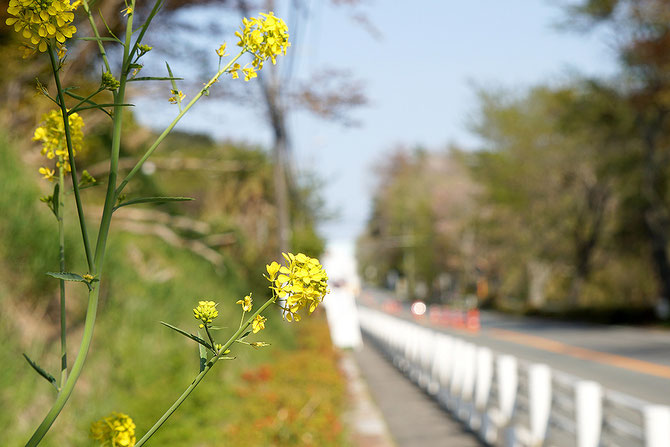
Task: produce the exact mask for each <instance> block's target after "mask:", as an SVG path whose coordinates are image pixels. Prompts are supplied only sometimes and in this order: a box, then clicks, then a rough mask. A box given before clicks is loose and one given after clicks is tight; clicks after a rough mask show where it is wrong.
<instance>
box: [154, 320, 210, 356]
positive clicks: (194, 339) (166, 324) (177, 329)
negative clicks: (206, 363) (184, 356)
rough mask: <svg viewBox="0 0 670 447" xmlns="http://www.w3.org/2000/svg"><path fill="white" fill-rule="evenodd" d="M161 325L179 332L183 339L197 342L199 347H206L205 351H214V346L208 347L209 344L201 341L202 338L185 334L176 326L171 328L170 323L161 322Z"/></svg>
mask: <svg viewBox="0 0 670 447" xmlns="http://www.w3.org/2000/svg"><path fill="white" fill-rule="evenodd" d="M161 324H162V325H163V326H167V327H169V328H170V329H172V330H173V331H176V332H179V333H180V334H181V335H183V336H184V337H188V338H190V339H191V340H193V341H195V342H197V343H200V344H201V345H203V346H204V347H206V348H207V349H211V350H212V351H213V350H214V346H212V345H210V344H209V343H207V342H206V341H205V340H203V339H202V338H200V337H198V336H197V335H193V334H189V333H188V332H186V331H185V330H183V329H179V328H178V327H176V326H172V325H171V324H170V323H166V322H165V321H161Z"/></svg>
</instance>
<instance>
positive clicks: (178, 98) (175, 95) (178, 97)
mask: <svg viewBox="0 0 670 447" xmlns="http://www.w3.org/2000/svg"><path fill="white" fill-rule="evenodd" d="M170 93H171V94H172V96H170V97H169V98H168V101H170V103H171V104H177V103H178V102H182V101H183V100H184V98H186V95H184V92H182V91H181V90H174V89H171V90H170Z"/></svg>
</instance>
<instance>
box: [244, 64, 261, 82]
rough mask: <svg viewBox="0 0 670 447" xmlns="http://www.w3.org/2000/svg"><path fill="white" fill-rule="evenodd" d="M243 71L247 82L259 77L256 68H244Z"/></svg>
mask: <svg viewBox="0 0 670 447" xmlns="http://www.w3.org/2000/svg"><path fill="white" fill-rule="evenodd" d="M242 71H243V72H244V80H245V81H250V80H252V79H253V78H255V77H257V76H258V75H257V74H256V70H255V69H254V67H250V68H243V69H242Z"/></svg>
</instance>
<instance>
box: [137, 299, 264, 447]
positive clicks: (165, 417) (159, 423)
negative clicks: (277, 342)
mask: <svg viewBox="0 0 670 447" xmlns="http://www.w3.org/2000/svg"><path fill="white" fill-rule="evenodd" d="M275 300H276V297H274V296H273V297H272V298H270V299H269V300H267V301H266V302H265V304H263V305H262V306H261V307H260V308H259V309H258V310H257V311H256V312H254V314H253V315H252V316H251V317H249V318H248V319H247V321H246V323H244V325H242V326H240V328H239V329H238V330H237V331H236V332H235V333H234V334H233V335H232V337H230V339H228V341H227V342H226V344H225V345H223V348H221V350H220V351H219V353H218V354H216V355H215V356H214V357H212V359H211V360H210V361H209V362H207V365H206V366H205V369H203V370H202V372H201V373H200V374H198V375H197V376H196V377H195V379H193V382H191V384H190V385H189V386H188V387H187V388H186V390H184V392H183V393H182V394H181V396H179V398H178V399H177V400H176V401H175V402H174V403H173V404H172V406H171V407H170V408H168V410H167V411H166V412H165V413H164V414H163V416H161V417H160V419H158V421H156V423H155V424H154V425H153V427H151V429H149V431H148V432H146V433H145V435H144V436H142V439H140V440H139V441H137V444H135V447H141V446H143V445H144V444H145V443H146V442H147V441H148V440H149V438H151V437H152V436H153V435H154V433H156V431H157V430H158V429H159V428H160V427H161V426H162V425H163V424H164V423H165V421H167V420H168V418H169V417H170V416H172V413H174V412H175V411H177V408H179V406H180V405H181V404H182V402H184V401H185V400H186V398H187V397H188V396H189V394H191V392H193V390H194V389H195V387H197V386H198V384H199V383H200V382H201V381H202V379H203V378H204V377H205V376H206V375H207V373H208V372H209V371H210V370H211V369H212V367H213V366H214V364H215V363H216V362H217V361H218V360H219V358H220V357H221V356H222V355H223V354H224V353H225V352H226V351H227V350H228V348H230V346H231V345H232V344H233V343H235V340H237V339H238V338H240V336H241V335H242V334H243V333H244V331H245V330H246V329H247V328H248V327H249V325H250V324H251V322H252V321H253V320H254V318H256V316H257V315H260V314H261V312H263V311H264V310H265V309H266V308H267V307H268V306H269V305H271V304H272V303H274V302H275Z"/></svg>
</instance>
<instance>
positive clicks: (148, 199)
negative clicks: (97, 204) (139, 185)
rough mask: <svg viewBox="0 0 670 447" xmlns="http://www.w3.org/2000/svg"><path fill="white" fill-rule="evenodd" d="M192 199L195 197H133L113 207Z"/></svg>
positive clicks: (114, 209)
mask: <svg viewBox="0 0 670 447" xmlns="http://www.w3.org/2000/svg"><path fill="white" fill-rule="evenodd" d="M191 200H195V199H194V198H193V197H140V198H139V199H132V200H128V201H127V202H123V203H119V204H118V205H116V206H115V207H114V208H113V211H116V210H118V209H119V208H121V207H122V206H128V205H136V204H138V203H166V202H189V201H191Z"/></svg>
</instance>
